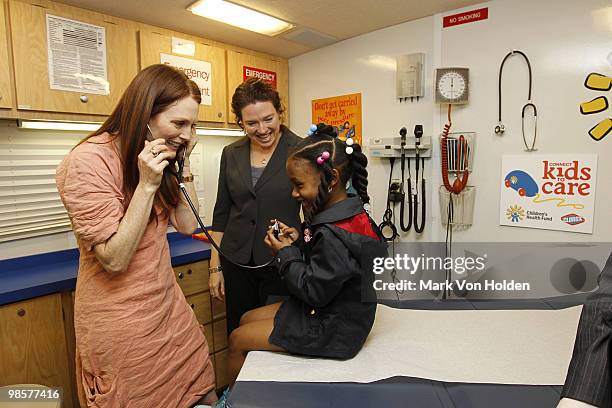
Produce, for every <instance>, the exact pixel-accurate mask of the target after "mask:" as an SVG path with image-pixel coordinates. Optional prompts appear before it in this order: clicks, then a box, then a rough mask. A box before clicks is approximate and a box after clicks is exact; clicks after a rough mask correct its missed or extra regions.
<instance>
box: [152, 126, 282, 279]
mask: <svg viewBox="0 0 612 408" xmlns="http://www.w3.org/2000/svg"><path fill="white" fill-rule="evenodd" d="M147 130H148V134H147V139H148V140H153V132H151V128H150V127H149V125H148V124H147ZM180 150H181V151H180V152H177V153H179V154H180V158H179V159H178V160H177V161H176V162H177V165H178V170H177V171H175V170H174V169H172V168H170V172H171V173H172V175H173V176H174V177H176V179H177V181H178V185H179V189H180V190H181V191H182V192H183V196H185V200H187V203H188V204H189V207H190V208H191V211H192V212H193V215H194V216H195V218H196V220H197V221H198V224H199V226H200V228H202V231H203V232H204V235H206V238H208V241H210V244H211V245H212V246H213V247H214V248H215V249H216V250H217V251H218V252H219V255H221V256H222V257H223V258H225V259H226V260H227V261H228V262H230V263H232V264H234V265H236V266H238V267H240V268H247V269H259V268H265V267H267V266H270V265H272V264H273V263H274V259H275V258H274V257H272V259H270V260H269V261H268V262H266V263H265V264H262V265H243V264H241V263H238V262H234V261H232V260H231V259H230V257H228V256H227V255H225V254H224V253H223V251H221V248H219V245H217V243H216V242H215V240H214V239H213V238H212V236H211V235H210V233H209V232H208V229H207V228H206V227H205V226H204V222H202V219H201V218H200V215H199V214H198V210H197V209H196V207H195V206H194V205H193V201H191V197H190V196H189V192H188V191H187V188H186V187H185V183H183V167H184V166H185V155H186V151H187V149H186V148H185V146H182V148H181V149H180ZM171 167H172V166H171ZM272 228H273V230H274V236H275V237H276V238H278V236H279V235H280V225H279V224H278V221H276V222H275V223H274V225H273V227H272Z"/></svg>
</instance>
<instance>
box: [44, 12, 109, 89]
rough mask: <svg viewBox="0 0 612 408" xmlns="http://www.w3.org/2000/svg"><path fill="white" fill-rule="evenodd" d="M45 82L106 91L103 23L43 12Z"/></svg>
mask: <svg viewBox="0 0 612 408" xmlns="http://www.w3.org/2000/svg"><path fill="white" fill-rule="evenodd" d="M47 56H48V67H49V86H50V88H51V89H57V90H60V91H70V92H81V93H90V94H98V95H108V94H109V93H110V84H109V83H108V75H107V73H108V71H107V69H108V67H107V64H106V31H105V29H104V27H99V26H95V25H92V24H87V23H83V22H80V21H76V20H69V19H67V18H63V17H58V16H53V15H50V14H47Z"/></svg>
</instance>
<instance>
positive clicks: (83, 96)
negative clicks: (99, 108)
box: [79, 95, 89, 103]
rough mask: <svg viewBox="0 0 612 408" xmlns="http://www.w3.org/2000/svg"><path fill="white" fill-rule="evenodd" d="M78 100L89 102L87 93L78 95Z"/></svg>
mask: <svg viewBox="0 0 612 408" xmlns="http://www.w3.org/2000/svg"><path fill="white" fill-rule="evenodd" d="M79 100H80V101H81V102H83V103H87V102H89V97H88V96H87V95H81V96H80V97H79Z"/></svg>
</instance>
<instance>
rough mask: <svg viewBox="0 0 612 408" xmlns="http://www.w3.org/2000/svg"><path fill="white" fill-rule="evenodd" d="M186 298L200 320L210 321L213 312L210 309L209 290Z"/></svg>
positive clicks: (202, 321)
mask: <svg viewBox="0 0 612 408" xmlns="http://www.w3.org/2000/svg"><path fill="white" fill-rule="evenodd" d="M186 300H187V303H188V304H189V306H191V308H192V309H193V313H195V315H196V318H197V319H198V322H200V323H201V324H206V323H210V321H211V319H212V313H211V310H210V294H209V293H208V292H204V293H198V294H196V295H191V296H187V297H186Z"/></svg>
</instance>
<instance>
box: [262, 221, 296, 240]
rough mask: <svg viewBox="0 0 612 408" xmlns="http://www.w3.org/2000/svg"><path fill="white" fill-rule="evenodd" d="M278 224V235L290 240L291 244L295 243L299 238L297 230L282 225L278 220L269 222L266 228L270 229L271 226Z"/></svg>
mask: <svg viewBox="0 0 612 408" xmlns="http://www.w3.org/2000/svg"><path fill="white" fill-rule="evenodd" d="M276 222H278V226H279V228H280V234H279V235H283V236H285V237H289V238H290V239H291V242H295V241H297V240H298V238H299V237H300V233H299V232H298V230H296V229H295V228H293V227H290V226H288V225H287V224H285V223H283V222H282V221H278V220H270V226H269V227H268V228H272V226H273V225H274V224H275V223H276Z"/></svg>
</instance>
